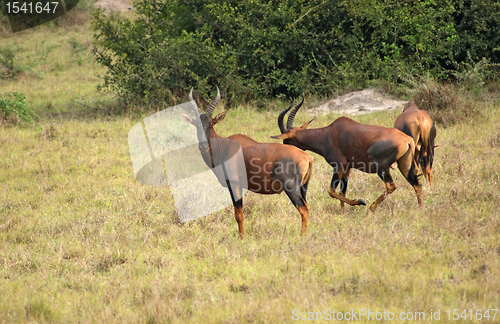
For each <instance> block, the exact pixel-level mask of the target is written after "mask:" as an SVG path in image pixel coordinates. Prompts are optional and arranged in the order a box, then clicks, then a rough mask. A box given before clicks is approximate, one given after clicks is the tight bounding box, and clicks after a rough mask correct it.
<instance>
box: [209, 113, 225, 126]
mask: <svg viewBox="0 0 500 324" xmlns="http://www.w3.org/2000/svg"><path fill="white" fill-rule="evenodd" d="M226 114H227V111H223V112H221V113H220V114H218V115H217V116H215V118H214V119H213V121H212V122H213V123H214V125H215V124H217V123H218V122H221V121H223V120H224V118H225V117H226Z"/></svg>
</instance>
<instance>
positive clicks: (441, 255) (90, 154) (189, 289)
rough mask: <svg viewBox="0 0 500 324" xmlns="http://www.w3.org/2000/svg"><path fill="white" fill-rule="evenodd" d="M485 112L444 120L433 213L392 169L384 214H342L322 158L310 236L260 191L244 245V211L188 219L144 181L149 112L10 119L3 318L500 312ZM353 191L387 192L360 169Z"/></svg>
mask: <svg viewBox="0 0 500 324" xmlns="http://www.w3.org/2000/svg"><path fill="white" fill-rule="evenodd" d="M486 113H487V116H488V118H487V119H486V120H485V121H483V122H480V121H478V122H475V123H473V124H472V125H470V124H458V125H455V126H451V127H448V128H446V129H438V137H437V143H438V144H439V145H440V147H439V148H438V149H437V151H436V154H437V157H436V165H435V186H434V187H433V188H432V189H429V188H427V187H425V191H424V204H425V206H424V207H423V208H422V209H419V208H417V203H416V198H415V196H414V193H413V192H412V190H411V188H410V186H409V185H408V184H407V183H406V182H405V181H403V180H404V179H403V178H402V176H401V175H400V174H399V173H397V172H393V175H394V178H395V180H396V182H397V184H398V185H399V189H398V190H397V191H396V192H395V193H394V194H392V196H391V197H390V198H389V199H388V200H387V201H385V202H384V203H383V204H382V205H381V206H380V207H379V209H378V210H377V212H375V213H367V209H366V208H365V207H360V208H353V207H351V208H346V209H345V210H344V211H343V210H341V209H340V206H339V203H338V202H336V201H333V200H332V199H331V198H330V197H329V196H328V194H327V192H326V188H327V185H328V183H329V181H330V177H331V174H332V172H331V170H330V169H329V167H327V166H326V165H325V163H324V162H323V159H322V158H321V157H319V156H317V155H314V157H315V169H314V174H313V178H312V182H311V185H310V189H309V193H308V200H309V202H310V206H311V217H310V227H309V232H308V234H307V236H305V237H300V230H299V229H300V221H299V214H298V212H297V211H296V210H295V209H294V208H293V205H292V204H291V203H290V202H289V200H288V199H287V197H286V196H285V195H284V194H282V195H279V196H258V195H255V194H252V193H248V194H247V196H245V198H244V213H245V217H246V220H245V225H246V230H247V238H246V239H245V240H244V241H240V240H239V239H238V235H237V226H236V222H235V220H234V217H233V211H232V208H226V209H225V210H223V211H220V212H218V213H215V214H212V215H210V216H208V217H205V218H202V219H198V220H196V221H192V222H189V223H186V224H184V225H182V224H181V223H180V222H179V220H178V217H177V215H176V212H175V206H174V202H173V200H172V196H171V194H170V192H169V190H168V188H167V187H151V186H143V185H140V184H138V183H137V182H135V180H134V178H133V173H132V167H131V162H130V158H129V154H128V145H127V133H128V130H129V129H130V128H131V127H132V126H133V125H134V124H135V123H137V122H138V121H139V119H137V118H134V117H118V118H114V119H109V118H108V119H106V120H104V119H103V120H84V121H64V122H55V121H53V122H48V123H47V124H45V125H44V128H43V130H37V129H31V128H14V127H5V128H3V129H0V145H1V147H2V150H1V151H0V185H1V186H0V190H1V193H2V194H1V195H0V197H1V198H0V255H1V259H0V260H1V263H2V267H0V277H1V278H2V280H3V283H2V285H0V322H2V323H7V322H38V323H67V322H84V323H87V322H106V323H122V322H130V323H157V322H179V323H180V322H182V323H184V322H193V323H200V322H204V323H220V322H226V323H233V322H238V323H240V322H245V323H246V322H293V320H292V310H293V309H299V310H300V311H314V312H315V311H323V310H324V309H335V310H350V309H360V308H364V309H370V310H371V311H383V310H386V311H393V312H395V313H396V312H397V313H399V312H401V311H405V312H410V311H411V312H414V311H425V312H426V313H427V316H429V311H430V310H431V309H433V310H436V309H441V316H442V317H441V318H442V319H443V316H444V314H445V311H446V310H447V309H449V308H451V309H454V308H458V309H473V310H474V311H475V310H476V309H483V310H484V309H486V308H490V309H492V308H498V306H499V305H500V297H499V296H500V272H499V269H500V264H499V257H500V235H499V233H500V215H499V214H500V213H499V212H498V201H500V194H499V192H498V185H499V182H500V172H499V171H498V168H497V165H498V164H499V162H500V160H499V157H500V155H499V153H500V146H499V145H492V144H491V143H497V141H498V138H499V137H500V129H499V128H498V123H499V121H500V117H499V116H498V115H497V114H495V113H494V111H493V110H492V109H490V110H488V111H487V112H486ZM276 115H277V113H276V112H256V111H255V110H253V109H248V108H247V107H241V108H239V109H236V110H232V111H230V112H229V113H228V116H227V117H226V119H225V121H224V122H223V123H221V124H220V125H218V126H217V128H218V131H219V133H220V134H222V135H229V134H231V133H234V132H243V133H246V134H249V135H251V136H253V137H254V138H256V139H258V140H261V141H272V140H270V139H269V136H270V135H275V134H276V133H277V127H276V125H275V124H276V123H275V122H274V120H275V118H276ZM395 117H396V112H384V113H377V114H372V115H365V116H359V117H357V119H358V120H359V121H361V122H365V123H371V124H379V125H385V126H389V125H392V123H393V120H394V118H395ZM306 118H307V116H304V115H300V114H299V116H297V119H298V120H297V123H298V124H300V123H301V122H303V121H305V120H306ZM334 118H335V116H332V115H329V116H323V117H319V120H317V121H315V122H314V126H316V127H317V126H324V125H327V124H328V123H330V122H331V120H333V119H334ZM471 129H474V130H475V131H471ZM350 186H351V187H350V190H349V191H348V196H350V197H353V198H354V197H363V198H365V199H367V200H368V201H373V200H374V199H375V198H376V197H377V196H378V195H379V194H380V193H381V192H382V190H383V185H382V182H381V181H380V180H379V179H378V177H377V176H375V175H367V174H362V173H359V172H354V174H353V179H352V181H351V182H350ZM499 316H500V315H497V320H498V318H499ZM427 319H428V320H429V317H427Z"/></svg>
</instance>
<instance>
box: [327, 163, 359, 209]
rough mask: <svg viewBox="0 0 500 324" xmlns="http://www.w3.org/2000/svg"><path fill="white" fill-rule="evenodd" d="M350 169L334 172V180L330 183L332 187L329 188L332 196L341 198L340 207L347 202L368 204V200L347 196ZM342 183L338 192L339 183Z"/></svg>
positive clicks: (353, 204)
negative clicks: (345, 171) (344, 171)
mask: <svg viewBox="0 0 500 324" xmlns="http://www.w3.org/2000/svg"><path fill="white" fill-rule="evenodd" d="M349 174H350V170H348V171H347V173H345V174H344V173H343V172H342V171H340V172H334V173H333V177H332V182H331V183H330V188H328V193H329V194H330V196H331V197H332V198H336V199H338V200H340V207H341V208H344V203H347V204H349V205H351V206H356V205H366V202H365V201H364V200H363V199H356V200H354V199H349V198H346V196H345V195H346V192H347V183H348V178H349ZM339 183H340V193H337V192H336V191H335V190H336V189H337V187H338V185H339Z"/></svg>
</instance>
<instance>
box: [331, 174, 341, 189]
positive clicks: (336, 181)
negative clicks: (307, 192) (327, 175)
mask: <svg viewBox="0 0 500 324" xmlns="http://www.w3.org/2000/svg"><path fill="white" fill-rule="evenodd" d="M340 182H341V179H339V173H338V172H337V171H335V172H334V173H333V176H332V182H331V183H330V187H332V188H333V190H334V191H335V190H337V187H338V186H339V183H340Z"/></svg>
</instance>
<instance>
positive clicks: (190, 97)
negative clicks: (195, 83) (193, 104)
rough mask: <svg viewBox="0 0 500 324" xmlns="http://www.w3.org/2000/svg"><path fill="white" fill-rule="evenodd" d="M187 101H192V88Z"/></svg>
mask: <svg viewBox="0 0 500 324" xmlns="http://www.w3.org/2000/svg"><path fill="white" fill-rule="evenodd" d="M188 99H189V101H193V100H194V99H193V88H191V91H189V96H188Z"/></svg>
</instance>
